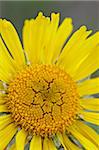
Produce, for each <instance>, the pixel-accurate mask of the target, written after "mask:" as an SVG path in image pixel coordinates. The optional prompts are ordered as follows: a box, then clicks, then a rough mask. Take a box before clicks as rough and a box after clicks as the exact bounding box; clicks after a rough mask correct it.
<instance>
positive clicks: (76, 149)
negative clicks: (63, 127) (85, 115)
mask: <svg viewBox="0 0 99 150" xmlns="http://www.w3.org/2000/svg"><path fill="white" fill-rule="evenodd" d="M63 139H64V143H65V145H66V146H67V148H68V150H80V148H79V147H77V145H75V144H74V143H73V142H72V141H71V140H70V139H69V138H68V137H67V135H66V134H63Z"/></svg>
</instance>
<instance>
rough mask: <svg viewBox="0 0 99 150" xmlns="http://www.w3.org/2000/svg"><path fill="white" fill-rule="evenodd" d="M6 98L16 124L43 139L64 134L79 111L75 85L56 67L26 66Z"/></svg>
mask: <svg viewBox="0 0 99 150" xmlns="http://www.w3.org/2000/svg"><path fill="white" fill-rule="evenodd" d="M6 99H7V106H8V110H9V112H10V113H11V115H12V118H13V119H14V121H15V122H16V123H17V125H19V126H20V127H22V128H24V129H25V130H26V131H28V132H29V133H31V134H37V135H41V136H50V135H53V134H55V133H57V132H58V131H59V132H64V131H65V130H66V128H67V127H68V126H69V125H71V124H72V123H73V121H74V120H75V117H76V115H77V113H78V109H79V95H78V93H77V88H76V84H75V83H74V81H73V80H72V78H71V77H70V76H69V75H68V74H67V73H66V72H64V71H63V70H61V69H59V68H58V67H56V66H54V65H53V66H51V65H34V66H27V67H26V68H25V69H24V70H22V71H21V72H20V73H19V74H18V75H17V76H16V77H15V79H13V81H12V82H11V83H10V84H9V87H8V94H7V96H6Z"/></svg>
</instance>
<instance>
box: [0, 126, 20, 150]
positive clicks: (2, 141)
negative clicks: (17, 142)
mask: <svg viewBox="0 0 99 150" xmlns="http://www.w3.org/2000/svg"><path fill="white" fill-rule="evenodd" d="M16 132H17V128H16V127H15V125H14V124H10V125H9V126H7V127H6V128H5V129H3V130H2V131H0V149H1V150H3V149H4V148H5V147H6V146H7V145H8V144H9V142H10V141H11V139H12V138H13V136H14V135H15V133H16Z"/></svg>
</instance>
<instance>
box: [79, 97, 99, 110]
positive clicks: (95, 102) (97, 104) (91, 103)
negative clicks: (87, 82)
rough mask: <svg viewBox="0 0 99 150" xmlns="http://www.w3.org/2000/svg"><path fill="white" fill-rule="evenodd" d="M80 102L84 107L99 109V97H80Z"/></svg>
mask: <svg viewBox="0 0 99 150" xmlns="http://www.w3.org/2000/svg"><path fill="white" fill-rule="evenodd" d="M80 104H81V106H82V107H83V108H84V109H88V110H93V111H99V98H89V99H80Z"/></svg>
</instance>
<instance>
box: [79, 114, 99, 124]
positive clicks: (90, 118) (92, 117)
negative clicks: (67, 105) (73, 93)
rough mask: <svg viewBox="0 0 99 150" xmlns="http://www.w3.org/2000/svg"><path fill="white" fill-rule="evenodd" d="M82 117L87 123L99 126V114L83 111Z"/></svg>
mask: <svg viewBox="0 0 99 150" xmlns="http://www.w3.org/2000/svg"><path fill="white" fill-rule="evenodd" d="M80 117H81V118H82V119H84V120H85V121H87V122H90V123H93V124H96V125H99V113H94V112H85V111H81V112H80Z"/></svg>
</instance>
